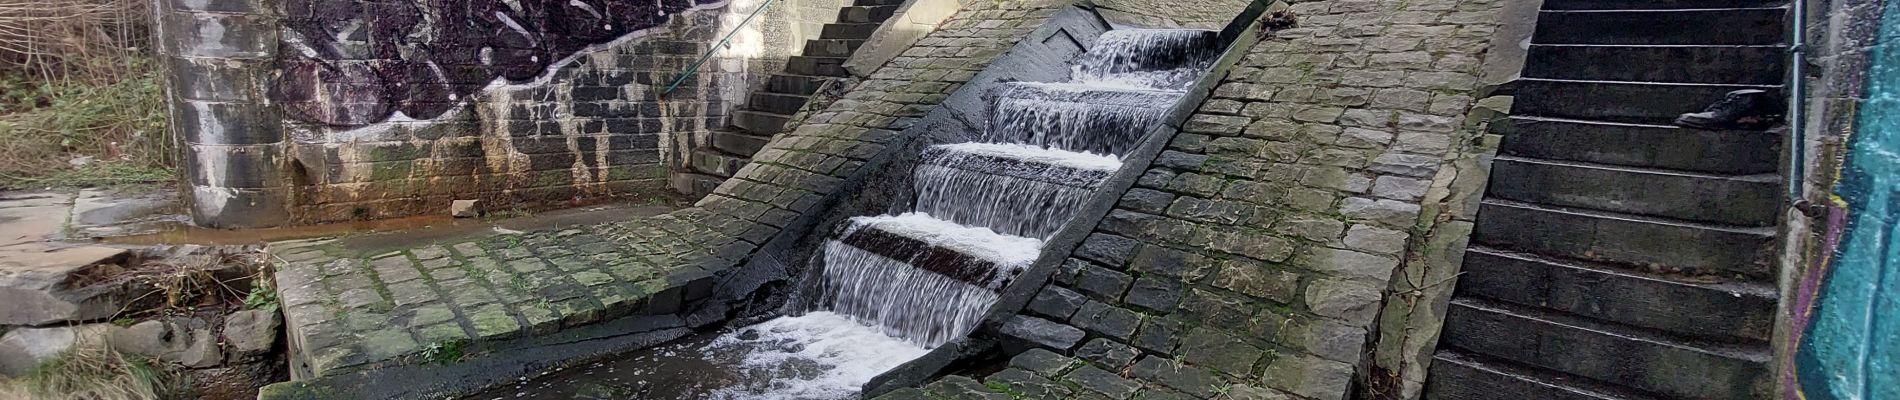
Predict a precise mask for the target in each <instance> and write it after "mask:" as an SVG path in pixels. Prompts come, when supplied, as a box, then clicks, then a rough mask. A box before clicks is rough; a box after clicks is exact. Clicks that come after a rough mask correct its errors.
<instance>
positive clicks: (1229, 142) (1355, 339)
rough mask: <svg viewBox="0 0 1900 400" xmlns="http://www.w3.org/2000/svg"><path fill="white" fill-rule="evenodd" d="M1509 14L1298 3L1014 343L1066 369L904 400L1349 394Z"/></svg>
mask: <svg viewBox="0 0 1900 400" xmlns="http://www.w3.org/2000/svg"><path fill="white" fill-rule="evenodd" d="M1500 4H1502V3H1501V2H1500V1H1499V0H1327V1H1307V2H1298V3H1295V4H1293V5H1292V6H1291V9H1292V11H1293V12H1294V13H1295V14H1297V15H1299V26H1298V27H1297V28H1292V29H1286V30H1282V31H1279V32H1276V33H1275V34H1273V35H1272V37H1270V38H1267V39H1265V40H1263V41H1262V42H1261V43H1259V44H1258V45H1256V46H1254V48H1252V49H1251V50H1250V51H1249V53H1248V54H1247V55H1246V56H1245V58H1243V59H1242V60H1241V62H1240V64H1239V65H1237V66H1236V67H1235V68H1234V69H1233V70H1232V71H1230V73H1229V74H1228V76H1227V77H1226V78H1224V80H1223V83H1222V84H1221V85H1220V86H1219V87H1217V89H1216V90H1215V92H1214V93H1213V96H1212V97H1211V98H1210V99H1209V100H1207V101H1206V102H1205V103H1203V104H1202V106H1201V108H1200V109H1199V111H1197V112H1196V113H1195V115H1194V116H1193V117H1191V119H1189V121H1188V122H1187V123H1185V124H1184V125H1183V126H1182V129H1181V133H1180V134H1178V135H1177V136H1176V137H1175V138H1174V139H1173V140H1172V141H1171V142H1170V144H1169V145H1168V147H1167V149H1166V150H1165V151H1164V152H1163V153H1162V154H1160V156H1159V157H1158V158H1157V159H1156V160H1155V162H1154V164H1153V166H1151V167H1150V168H1149V170H1148V171H1147V172H1146V173H1145V174H1144V175H1143V176H1142V178H1141V179H1140V180H1139V181H1138V182H1137V183H1136V185H1135V188H1133V189H1131V190H1129V191H1128V192H1127V193H1125V194H1124V195H1123V197H1122V199H1121V201H1120V203H1119V204H1118V205H1117V206H1116V209H1115V210H1114V211H1112V212H1111V213H1110V214H1109V215H1108V217H1107V218H1105V219H1104V220H1103V221H1101V222H1100V223H1099V224H1098V225H1097V226H1096V228H1095V233H1093V234H1092V235H1091V236H1090V237H1089V238H1088V239H1087V240H1085V241H1084V243H1083V244H1082V245H1081V246H1080V247H1079V248H1077V250H1076V251H1075V252H1074V253H1073V254H1072V258H1070V259H1069V260H1068V261H1067V262H1066V263H1065V264H1064V266H1063V268H1062V269H1061V270H1060V271H1058V272H1057V273H1056V276H1055V277H1054V278H1053V279H1052V281H1051V283H1050V284H1049V285H1047V286H1045V287H1044V288H1042V290H1041V291H1040V292H1039V293H1038V294H1037V295H1036V297H1035V298H1034V299H1033V300H1032V301H1031V302H1030V303H1029V304H1028V306H1027V307H1026V308H1027V309H1026V310H1025V312H1024V314H1023V315H1019V316H1017V317H1015V318H1014V319H1012V320H1011V321H1010V322H1008V323H1006V324H1005V325H1004V326H1003V327H1002V333H1003V334H1005V335H1008V336H1012V337H1015V338H1018V339H1021V340H1023V341H1026V342H1029V343H1035V344H1038V345H1040V346H1042V347H1044V348H1046V349H1049V350H1051V351H1052V353H1046V354H1045V353H1041V352H1032V353H1028V354H1025V355H1023V356H1020V357H1018V358H1017V359H1016V360H1015V361H1013V362H1012V368H1011V369H1008V370H1004V371H1003V372H999V373H995V374H990V375H988V376H987V377H983V378H982V379H981V381H982V382H981V384H979V383H978V381H977V380H974V379H972V378H969V377H956V378H949V379H943V380H940V381H938V382H934V383H932V384H930V385H927V386H925V387H924V388H922V389H921V390H908V391H904V392H899V393H893V394H891V396H888V397H890V398H918V396H922V398H1010V397H1014V396H1017V395H1028V397H1030V398H1045V397H1047V398H1110V399H1130V398H1140V399H1158V398H1216V397H1218V398H1256V399H1283V398H1305V399H1340V398H1343V397H1344V396H1345V395H1346V392H1347V388H1348V387H1349V386H1350V384H1351V379H1352V378H1353V376H1354V371H1355V370H1356V369H1357V368H1358V367H1359V366H1360V365H1361V364H1362V360H1363V359H1364V354H1365V348H1366V342H1367V338H1368V329H1369V328H1371V327H1372V326H1373V324H1374V320H1375V317H1376V316H1377V315H1378V312H1379V307H1380V301H1381V299H1382V297H1383V295H1384V293H1385V292H1386V291H1387V289H1388V288H1389V287H1390V285H1391V282H1390V280H1391V279H1392V277H1393V274H1394V270H1395V268H1397V267H1398V266H1399V265H1400V263H1401V259H1400V258H1401V254H1404V252H1405V250H1406V248H1407V246H1408V241H1409V240H1411V238H1412V233H1411V231H1412V229H1413V228H1414V227H1415V226H1416V225H1417V224H1418V219H1419V214H1420V210H1421V206H1420V203H1421V202H1422V201H1424V200H1423V196H1424V194H1425V193H1426V191H1427V189H1428V188H1429V187H1430V186H1431V183H1432V182H1433V177H1434V175H1437V174H1438V173H1439V169H1440V166H1441V164H1443V163H1444V159H1445V157H1446V156H1447V155H1446V154H1447V151H1448V149H1450V148H1451V147H1452V146H1451V144H1452V143H1454V142H1455V141H1463V140H1468V139H1469V138H1470V137H1472V136H1474V135H1475V132H1480V131H1481V129H1480V128H1481V126H1472V125H1470V124H1468V123H1467V121H1466V118H1465V115H1466V113H1467V112H1468V111H1469V110H1470V108H1471V106H1472V104H1473V103H1474V99H1473V98H1472V97H1471V96H1472V95H1473V92H1474V91H1475V90H1476V88H1477V86H1478V83H1477V76H1478V69H1479V65H1480V61H1481V59H1482V57H1483V54H1484V50H1485V46H1486V43H1487V41H1488V39H1489V37H1490V35H1491V32H1492V31H1493V30H1494V28H1495V26H1496V24H1497V15H1496V11H1497V9H1498V7H1499V5H1500ZM1480 125H1481V124H1480ZM1421 340H1424V339H1421ZM1058 354H1061V355H1067V357H1073V358H1075V359H1080V360H1082V361H1085V363H1078V362H1074V361H1068V362H1056V361H1050V360H1052V359H1057V358H1054V357H1063V356H1058ZM1025 357H1026V358H1027V359H1025ZM1060 359H1067V358H1060ZM1056 364H1060V365H1063V367H1061V368H1055V367H1049V368H1038V367H1035V366H1051V365H1056ZM1045 394H1054V396H1044V395H1045Z"/></svg>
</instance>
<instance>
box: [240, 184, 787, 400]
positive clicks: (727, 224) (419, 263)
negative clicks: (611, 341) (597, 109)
mask: <svg viewBox="0 0 1900 400" xmlns="http://www.w3.org/2000/svg"><path fill="white" fill-rule="evenodd" d="M705 214H708V213H707V212H705V211H703V210H696V209H695V210H683V211H681V212H677V213H674V214H667V215H660V216H655V217H650V218H642V219H636V220H632V221H625V222H615V223H604V224H597V225H588V226H581V227H576V228H568V229H559V230H543V231H533V232H518V233H512V232H511V233H498V234H494V235H488V236H484V237H476V238H466V239H460V240H445V241H442V242H439V243H434V244H428V245H426V246H420V247H415V248H409V249H402V250H395V251H382V252H368V253H366V252H361V251H354V250H351V249H348V248H344V247H343V246H338V245H336V244H335V241H334V240H324V241H306V242H295V243H283V244H279V245H276V246H274V248H273V253H274V254H276V255H278V256H279V257H280V258H282V259H283V260H284V261H285V262H286V264H287V265H286V267H284V268H283V270H282V271H280V272H279V273H278V274H277V282H278V285H279V290H280V292H281V296H282V299H283V302H284V306H285V313H286V318H287V320H288V321H289V325H290V327H291V329H290V333H291V335H292V337H293V342H294V343H296V347H297V348H296V349H294V350H295V351H296V352H297V353H298V355H300V356H302V357H300V358H301V359H302V360H303V361H304V362H305V363H307V367H306V368H307V369H308V371H307V372H308V373H309V374H310V375H311V376H324V375H330V374H334V373H337V372H339V371H347V370H355V369H359V368H362V367H366V366H378V365H388V364H408V363H414V362H417V361H426V360H421V359H419V358H418V357H421V356H422V355H421V353H423V352H424V350H425V349H427V348H429V347H431V346H432V345H434V346H436V347H438V348H439V347H442V346H447V345H450V344H458V343H460V344H470V343H483V342H494V341H500V340H507V339H514V338H519V337H523V336H530V335H545V334H549V333H553V332H556V331H559V330H561V329H563V328H571V327H576V326H580V325H587V324H592V323H596V322H600V321H605V320H610V319H614V318H618V317H622V316H626V315H635V314H638V315H665V314H673V313H676V312H679V311H680V310H681V308H682V305H683V304H685V303H687V302H691V301H694V300H699V299H702V298H705V297H706V296H707V295H708V294H710V292H711V289H712V283H713V282H712V278H713V274H714V273H715V272H718V271H721V270H723V269H727V268H730V267H731V266H733V265H737V263H738V262H739V260H740V259H742V258H744V257H746V256H747V255H748V254H750V252H751V250H752V249H754V248H756V247H757V245H758V243H761V242H763V241H764V240H765V239H766V238H769V236H770V235H769V233H768V231H769V230H754V229H753V227H754V224H752V223H735V222H736V221H738V220H737V219H734V218H730V217H727V218H719V217H716V216H712V215H705ZM689 217H699V218H689ZM748 232H750V234H748Z"/></svg>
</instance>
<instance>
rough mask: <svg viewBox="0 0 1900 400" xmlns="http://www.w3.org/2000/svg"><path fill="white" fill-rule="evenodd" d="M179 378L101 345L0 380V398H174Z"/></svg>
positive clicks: (60, 399)
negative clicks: (18, 375) (17, 375)
mask: <svg viewBox="0 0 1900 400" xmlns="http://www.w3.org/2000/svg"><path fill="white" fill-rule="evenodd" d="M177 380H178V376H177V375H176V374H175V373H173V372H172V371H169V370H165V369H162V368H160V367H156V366H154V364H153V363H151V362H148V361H147V360H144V359H141V358H137V357H133V356H127V355H124V354H120V353H119V352H116V351H112V350H110V349H107V348H104V347H102V346H81V347H80V348H78V349H76V350H72V351H68V352H66V353H65V354H61V355H60V356H59V357H56V358H53V359H50V360H47V361H46V362H44V363H41V364H40V366H39V367H36V368H34V369H33V371H31V372H28V373H27V374H26V375H25V376H21V377H19V378H13V379H8V378H5V377H0V398H6V399H21V400H69V399H70V400H146V399H159V398H167V397H174V396H170V395H175V394H176V393H175V392H174V389H175V388H176V386H173V384H174V382H175V381H177Z"/></svg>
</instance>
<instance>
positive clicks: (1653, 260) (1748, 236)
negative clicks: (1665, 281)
mask: <svg viewBox="0 0 1900 400" xmlns="http://www.w3.org/2000/svg"><path fill="white" fill-rule="evenodd" d="M1478 215H1479V217H1478V221H1477V226H1475V227H1474V228H1473V230H1472V233H1471V241H1472V242H1474V243H1477V244H1481V245H1484V246H1487V247H1492V248H1500V249H1508V250H1515V251H1524V252H1532V253H1537V254H1544V255H1549V256H1556V257H1564V258H1572V259H1579V260H1590V261H1597V262H1604V263H1611V264H1621V265H1625V266H1630V267H1631V268H1643V269H1651V270H1656V271H1667V272H1674V273H1683V274H1691V275H1696V274H1706V275H1724V276H1734V275H1741V276H1745V277H1748V278H1750V279H1767V277H1769V276H1772V275H1771V269H1770V268H1769V258H1770V257H1769V255H1770V254H1772V253H1773V252H1774V242H1775V230H1774V228H1741V227H1727V226H1716V225H1709V224H1698V223H1693V222H1686V221H1677V220H1668V219H1662V218H1652V217H1642V216H1635V215H1628V214H1617V213H1611V212H1602V211H1588V210H1577V209H1566V208H1562V207H1551V206H1544V205H1537V204H1529V203H1522V202H1515V201H1509V200H1498V199H1486V200H1485V201H1484V203H1483V205H1482V206H1480V209H1479V210H1478Z"/></svg>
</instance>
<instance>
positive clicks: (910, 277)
mask: <svg viewBox="0 0 1900 400" xmlns="http://www.w3.org/2000/svg"><path fill="white" fill-rule="evenodd" d="M909 261H910V260H904V261H900V260H894V259H890V258H887V257H884V256H880V255H877V254H872V253H871V252H868V251H864V250H863V249H859V248H856V247H852V246H850V245H846V244H844V243H840V242H838V241H836V240H832V241H829V242H826V243H825V265H826V268H825V287H826V288H828V290H829V295H828V297H827V299H826V300H827V304H829V305H830V309H831V310H832V311H836V312H837V313H839V314H844V315H849V316H851V317H853V318H855V319H857V320H859V321H863V322H865V323H869V324H872V325H876V326H877V327H878V328H879V329H880V330H881V331H882V332H883V333H884V334H885V335H889V336H891V337H893V338H897V339H901V340H904V341H907V342H910V343H912V344H916V345H919V346H924V347H937V346H941V345H943V344H944V343H947V342H949V341H951V340H955V339H956V338H959V337H963V335H967V334H969V333H970V331H971V330H973V329H976V324H977V321H979V320H981V319H982V317H983V312H984V311H987V310H989V308H990V305H993V304H996V297H997V296H996V291H995V290H996V289H995V288H993V287H985V286H977V285H973V284H970V283H969V282H964V281H960V280H956V279H954V278H951V277H948V276H944V275H941V274H938V273H935V272H931V271H926V270H924V269H921V268H916V267H913V266H911V265H910V263H909ZM1004 268H1006V269H1005V270H1001V271H997V273H998V275H996V279H994V280H992V282H990V285H989V286H997V285H998V284H1000V283H1001V279H1004V278H1007V277H1009V276H1012V275H1014V274H1015V272H1016V271H1017V270H1019V269H1020V268H1021V266H1020V265H1014V266H1005V267H1004Z"/></svg>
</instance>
